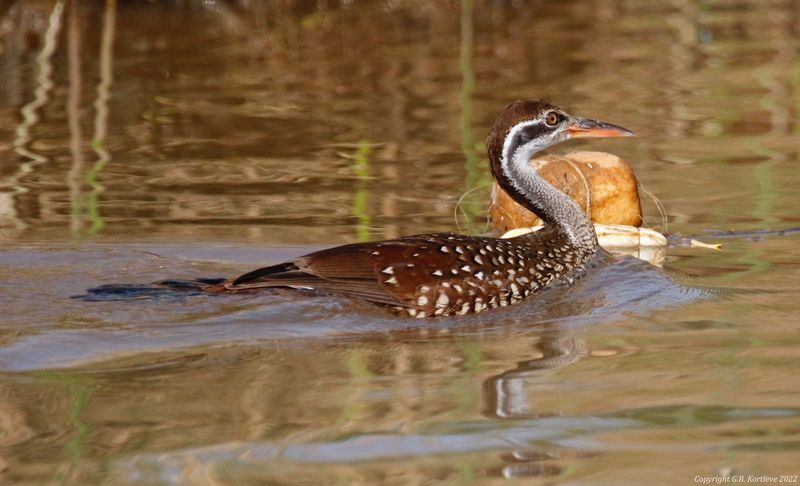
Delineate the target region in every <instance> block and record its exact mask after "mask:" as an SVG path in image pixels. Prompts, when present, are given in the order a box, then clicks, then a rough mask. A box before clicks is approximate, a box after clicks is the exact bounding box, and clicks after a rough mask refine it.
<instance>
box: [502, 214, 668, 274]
mask: <svg viewBox="0 0 800 486" xmlns="http://www.w3.org/2000/svg"><path fill="white" fill-rule="evenodd" d="M543 227H544V226H541V225H540V226H535V227H533V228H516V229H513V230H511V231H508V232H506V233H505V234H504V235H503V236H501V238H514V237H516V236H521V235H524V234H526V233H530V232H532V231H539V230H540V229H542V228H543ZM594 230H595V232H596V233H597V241H598V242H599V243H600V246H602V247H603V248H605V249H606V250H608V251H610V252H611V253H613V254H615V255H630V256H633V257H636V258H640V259H642V260H645V261H648V262H650V263H651V264H653V265H656V266H659V267H660V266H662V265H663V264H664V259H665V258H666V256H667V238H666V237H665V236H664V235H662V234H661V233H659V232H657V231H653V230H651V229H649V228H636V227H634V226H626V225H621V224H599V223H598V224H595V225H594Z"/></svg>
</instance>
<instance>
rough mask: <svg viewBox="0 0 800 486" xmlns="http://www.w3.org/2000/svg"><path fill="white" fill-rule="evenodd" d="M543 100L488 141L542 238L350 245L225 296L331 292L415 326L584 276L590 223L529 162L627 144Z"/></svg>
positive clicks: (522, 109) (247, 278) (511, 110)
mask: <svg viewBox="0 0 800 486" xmlns="http://www.w3.org/2000/svg"><path fill="white" fill-rule="evenodd" d="M629 135H632V133H631V132H629V131H628V130H626V129H624V128H621V127H617V126H614V125H610V124H605V123H601V122H596V121H594V120H586V119H581V118H576V117H572V116H570V115H568V114H566V113H564V112H563V111H562V110H561V109H559V108H557V107H555V106H553V105H551V104H549V103H547V102H544V101H539V100H522V101H516V102H514V103H511V104H509V105H508V106H506V107H505V108H504V109H503V110H502V111H501V112H500V113H499V114H498V116H497V118H496V120H495V122H494V125H493V126H492V129H491V131H490V133H489V137H488V139H487V143H486V145H487V151H488V155H489V163H490V166H491V169H492V174H493V175H494V177H495V178H496V179H497V181H498V183H499V184H500V185H501V186H503V188H504V189H505V190H506V192H508V193H509V194H510V195H511V196H512V197H513V198H514V199H515V200H517V201H518V202H519V203H520V204H522V205H524V206H525V207H527V208H528V209H530V210H531V211H533V212H535V213H536V214H537V215H539V216H540V217H541V218H542V220H543V221H545V224H546V227H545V229H543V230H541V231H538V232H536V233H531V234H528V235H524V236H520V237H517V238H513V239H500V238H490V237H475V236H465V235H458V234H447V233H444V234H427V235H416V236H407V237H404V238H399V239H395V240H386V241H377V242H370V243H358V244H352V245H344V246H339V247H335V248H329V249H326V250H322V251H318V252H315V253H311V254H309V255H305V256H302V257H299V258H296V259H294V260H291V261H288V262H284V263H281V264H278V265H273V266H269V267H265V268H260V269H258V270H254V271H252V272H249V273H247V274H244V275H242V276H240V277H238V278H236V279H234V280H231V281H228V282H225V283H223V284H219V285H215V286H213V287H214V288H213V289H209V290H213V291H218V292H252V291H255V290H258V289H264V288H279V287H284V288H296V289H309V290H315V291H323V292H334V293H338V294H341V295H345V296H348V297H352V298H356V299H360V300H364V301H367V302H371V303H374V304H378V305H382V306H387V307H389V308H391V309H394V310H396V311H398V312H400V313H403V314H407V315H411V316H414V317H429V316H450V315H461V314H466V313H469V312H481V311H483V310H485V309H491V308H495V307H501V306H506V305H509V304H514V303H516V302H519V301H521V300H522V299H524V298H525V297H528V296H530V295H532V294H534V293H536V292H537V291H539V290H540V289H542V288H543V287H545V286H547V285H548V284H550V283H551V282H553V281H555V280H559V279H566V280H567V281H569V282H571V281H572V280H574V279H575V278H577V277H578V276H579V274H580V273H581V269H582V267H583V266H584V265H585V263H586V261H587V260H588V259H589V258H591V257H592V255H594V254H595V253H596V252H597V249H598V246H597V239H596V237H595V235H594V229H593V227H592V225H591V222H590V221H589V220H588V218H587V217H586V216H585V215H584V214H583V213H582V212H581V210H580V209H579V208H577V205H575V203H574V202H573V201H572V200H571V199H569V198H568V197H567V196H566V195H564V194H563V193H561V192H559V191H557V190H556V189H555V188H553V187H552V186H550V185H549V184H547V183H546V182H544V181H543V180H542V179H541V178H539V177H538V176H537V175H536V173H535V170H534V169H532V168H531V167H530V164H528V160H529V159H530V157H531V156H532V155H533V154H534V153H535V152H537V151H539V150H541V149H543V148H546V147H547V146H549V145H553V144H555V143H558V142H560V141H563V140H566V139H568V138H575V137H587V136H629Z"/></svg>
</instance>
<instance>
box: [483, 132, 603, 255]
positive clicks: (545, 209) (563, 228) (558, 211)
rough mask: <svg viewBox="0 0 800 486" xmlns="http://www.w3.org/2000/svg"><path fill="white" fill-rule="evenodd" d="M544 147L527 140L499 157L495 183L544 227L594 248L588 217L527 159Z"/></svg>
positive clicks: (576, 242)
mask: <svg viewBox="0 0 800 486" xmlns="http://www.w3.org/2000/svg"><path fill="white" fill-rule="evenodd" d="M545 148H547V146H546V145H544V144H542V145H537V144H536V143H535V142H533V141H532V142H529V143H527V144H525V145H521V146H519V147H517V148H516V149H515V150H514V151H513V152H512V153H511V154H508V155H504V156H501V157H505V156H508V157H509V159H510V160H507V161H506V160H500V161H499V162H500V163H499V164H498V166H499V167H500V169H501V170H500V172H501V174H498V175H501V177H499V178H498V182H499V183H500V185H501V186H502V187H503V189H504V190H505V191H506V192H507V193H508V194H509V195H510V196H511V197H512V198H513V199H514V200H515V201H516V202H518V203H519V204H521V205H522V206H524V207H525V208H526V209H528V210H529V211H532V212H533V213H534V214H536V215H537V216H539V217H540V218H541V219H542V221H543V222H544V223H545V225H547V226H551V227H553V228H554V229H555V230H556V231H558V232H559V233H561V234H562V235H563V236H565V237H566V238H567V239H568V241H570V242H571V243H572V244H573V245H575V246H579V247H584V248H589V249H595V248H597V235H596V234H595V232H594V226H593V225H592V222H591V220H590V219H589V217H588V216H587V215H586V213H584V212H583V210H582V209H581V208H580V206H578V204H577V203H576V202H575V201H573V200H572V198H571V197H569V196H567V195H566V194H564V193H563V192H561V191H559V190H558V189H556V188H555V187H553V186H552V185H551V184H550V183H548V182H547V181H546V180H544V179H543V178H542V177H541V176H540V175H539V173H538V172H537V171H536V169H535V168H534V167H533V165H531V162H530V161H531V158H532V157H533V155H534V154H536V153H537V152H539V151H541V150H544V149H545Z"/></svg>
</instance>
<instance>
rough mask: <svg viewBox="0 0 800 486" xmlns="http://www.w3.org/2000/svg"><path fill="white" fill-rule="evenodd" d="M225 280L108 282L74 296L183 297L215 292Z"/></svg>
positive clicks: (102, 298)
mask: <svg viewBox="0 0 800 486" xmlns="http://www.w3.org/2000/svg"><path fill="white" fill-rule="evenodd" d="M223 282H225V279H224V278H198V279H194V280H162V281H160V282H154V283H152V284H107V285H100V286H99V287H94V288H91V289H87V290H86V294H84V295H74V296H72V298H73V299H80V300H83V301H86V302H100V301H109V300H143V299H158V298H164V297H166V298H182V297H187V296H191V295H200V294H207V293H213V292H210V290H211V289H214V288H216V287H217V286H219V285H220V284H222V283H223Z"/></svg>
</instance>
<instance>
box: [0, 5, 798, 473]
mask: <svg viewBox="0 0 800 486" xmlns="http://www.w3.org/2000/svg"><path fill="white" fill-rule="evenodd" d="M798 31H800V7H798V3H797V2H794V1H792V0H767V1H761V0H741V1H735V2H729V1H721V0H714V1H702V2H698V1H689V0H669V1H658V2H657V1H635V0H627V1H610V0H601V1H595V2H579V1H566V2H544V1H532V2H512V1H483V0H474V1H473V0H462V1H461V2H455V1H447V2H422V1H415V0H409V1H392V2H388V1H342V2H325V1H316V2H308V1H293V0H282V1H280V2H247V1H221V0H216V1H211V2H199V1H198V2H140V1H108V2H100V1H96V2H95V1H89V2H69V1H58V0H52V1H50V0H41V1H40V0H36V1H10V2H5V3H3V4H2V5H0V69H1V70H2V73H3V76H2V77H0V120H1V121H2V123H0V156H1V157H2V158H1V159H0V286H1V287H2V288H3V291H2V292H0V309H2V310H3V311H4V312H3V314H2V317H0V478H1V479H2V482H4V483H20V484H30V483H36V484H115V485H116V484H261V483H263V482H266V481H272V482H275V483H279V484H283V483H286V484H294V483H297V482H301V481H305V482H309V483H314V484H330V483H335V482H338V483H344V484H349V483H355V484H420V483H423V482H424V483H452V484H470V483H474V484H493V483H498V484H499V483H503V484H515V483H519V484H531V482H533V484H537V483H547V484H551V483H586V484H619V483H623V482H628V483H635V484H686V483H691V482H692V481H693V480H694V478H695V476H696V475H701V476H719V475H723V474H769V475H779V474H790V475H791V474H798V473H800V470H798V469H797V461H796V455H797V448H798V444H800V439H799V438H798V430H800V419H798V411H800V395H799V394H798V389H800V386H799V385H798V378H797V376H798V371H800V370H798V365H797V363H798V359H797V358H798V351H797V349H800V348H799V347H798V345H800V340H798V338H797V336H798V334H799V333H798V319H797V316H798V312H800V306H799V305H798V304H797V302H798V288H800V272H798V262H800V250H798V249H797V248H798V245H797V241H796V240H797V236H796V235H794V234H789V235H786V236H782V237H775V238H767V239H762V238H729V239H725V240H724V241H723V244H724V249H723V251H722V252H707V251H697V250H688V249H680V250H675V251H672V252H671V253H670V256H669V257H668V259H667V261H666V264H665V272H661V271H659V270H657V269H653V268H650V267H647V266H646V265H645V264H642V263H637V262H634V261H631V260H623V261H619V262H611V263H607V264H605V265H603V266H601V267H600V268H598V269H596V270H595V271H594V272H592V275H591V276H590V278H588V279H587V280H586V281H584V282H582V283H581V285H579V286H578V287H576V288H573V289H556V290H554V291H552V292H550V293H548V294H547V295H545V296H544V297H543V299H542V300H541V301H539V302H536V303H531V304H530V305H527V304H526V305H522V306H519V307H518V308H516V309H509V310H508V311H505V312H499V313H496V314H493V315H489V316H488V317H487V316H485V317H481V318H474V319H465V320H440V321H437V322H436V323H432V324H427V325H425V326H421V324H420V323H419V322H416V321H414V320H403V319H394V318H392V317H390V316H387V315H384V314H382V313H380V312H377V311H375V310H374V309H371V308H366V307H363V306H357V305H356V306H354V305H353V304H352V303H350V302H342V301H340V300H337V299H334V298H329V297H322V298H318V299H312V300H306V299H298V298H297V296H295V295H291V294H278V295H273V296H265V297H259V298H251V297H241V298H239V297H237V298H211V297H203V296H195V297H187V298H175V297H169V296H165V297H162V298H157V299H151V300H140V301H125V302H94V303H87V302H83V301H80V300H75V299H70V298H69V297H70V296H73V295H77V294H81V293H82V292H83V291H84V290H85V289H86V288H89V287H93V286H96V285H98V284H102V283H110V282H141V283H146V282H149V281H153V280H158V279H163V278H175V277H187V278H188V277H199V276H219V275H222V276H228V275H235V274H238V273H240V272H241V271H243V270H246V269H249V268H252V267H253V266H255V265H260V264H263V263H268V262H273V261H277V260H280V259H283V258H286V257H289V256H293V255H297V254H299V253H301V252H303V251H306V250H308V249H309V248H312V247H319V246H323V245H328V244H333V243H340V242H352V241H357V240H364V239H374V238H384V237H394V236H399V235H402V234H410V233H417V232H428V231H440V230H441V231H451V230H454V229H456V228H457V227H458V226H460V227H461V228H462V229H464V230H465V231H470V232H480V231H483V230H484V227H485V226H484V221H485V216H484V215H485V203H486V200H487V197H488V191H489V182H490V179H489V174H488V171H487V168H486V167H485V162H484V149H483V146H482V142H481V141H482V140H483V139H484V137H485V134H486V130H487V127H488V124H489V122H490V121H491V120H492V118H493V117H494V114H495V113H496V112H497V110H498V109H499V108H500V107H501V106H502V105H503V104H505V103H506V102H508V101H509V100H511V99H513V98H516V97H523V96H524V97H528V96H537V97H542V98H547V99H550V100H552V101H554V102H556V103H558V104H559V105H563V106H565V107H568V108H569V109H570V110H572V111H574V112H576V113H582V114H586V115H587V116H597V117H599V118H602V119H608V120H610V121H614V122H618V123H620V124H622V125H624V126H628V127H630V128H632V129H634V130H635V131H636V132H637V134H638V135H639V138H637V139H636V140H635V141H634V142H632V143H626V144H614V145H613V146H611V145H606V144H605V142H602V141H600V142H593V143H592V144H591V146H590V147H591V148H596V149H599V150H610V151H614V152H615V153H618V154H619V155H621V156H623V157H624V158H626V159H628V160H630V161H631V162H632V163H633V165H634V166H635V168H636V170H637V172H638V174H639V177H640V179H641V181H642V182H643V183H644V184H645V186H646V187H647V188H648V189H649V190H650V191H652V192H653V193H655V194H657V195H658V197H660V198H661V200H662V202H663V203H664V205H665V206H666V207H667V209H668V212H669V228H668V229H669V231H674V232H680V233H683V234H689V235H697V234H699V235H702V234H704V233H707V232H709V231H718V230H758V229H783V228H790V227H795V226H799V225H800V218H798V215H797V211H796V208H797V207H798V202H800V201H799V200H798V196H797V190H796V188H797V187H798V184H800V176H798V171H797V170H796V166H797V165H796V164H797V159H798V125H797V114H798V109H799V108H800V97H798V92H799V91H798V86H800V77H799V74H800V61H798V59H800V58H798V47H800V45H798V41H797V34H798ZM579 147H587V145H581V144H573V145H572V146H571V147H570V148H569V149H577V148H579ZM569 149H566V148H565V149H564V150H569ZM468 191H471V192H469V194H467V196H466V197H465V198H464V200H463V201H462V204H461V206H460V209H459V210H458V211H456V212H454V207H455V206H456V202H457V201H458V199H459V197H460V196H461V195H462V194H464V193H466V192H468ZM454 213H455V214H457V215H458V217H457V221H456V218H454ZM646 213H647V214H646V217H647V219H648V221H649V222H650V223H652V224H657V223H658V216H657V213H656V211H655V208H654V207H653V206H652V205H650V206H648V207H647V208H646ZM276 247H277V248H276ZM700 288H714V290H713V291H712V290H700Z"/></svg>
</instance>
